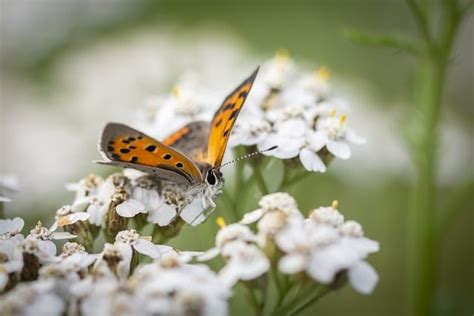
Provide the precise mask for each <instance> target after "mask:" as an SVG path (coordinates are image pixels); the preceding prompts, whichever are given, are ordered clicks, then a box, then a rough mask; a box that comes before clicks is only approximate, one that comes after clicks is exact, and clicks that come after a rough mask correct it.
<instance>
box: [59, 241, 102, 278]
mask: <svg viewBox="0 0 474 316" xmlns="http://www.w3.org/2000/svg"><path fill="white" fill-rule="evenodd" d="M98 257H99V255H96V254H89V253H87V252H86V251H85V249H84V247H83V246H82V245H79V244H78V243H75V242H67V243H65V244H64V245H63V252H62V253H61V254H60V255H59V258H60V259H61V264H62V265H63V266H64V267H65V268H66V269H68V270H69V271H80V270H82V269H85V268H87V267H89V266H90V265H91V264H92V263H94V261H95V260H97V258H98Z"/></svg>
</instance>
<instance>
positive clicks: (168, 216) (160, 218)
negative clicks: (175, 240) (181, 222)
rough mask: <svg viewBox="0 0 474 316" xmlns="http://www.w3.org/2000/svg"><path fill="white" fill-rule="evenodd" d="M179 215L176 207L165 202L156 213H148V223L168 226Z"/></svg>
mask: <svg viewBox="0 0 474 316" xmlns="http://www.w3.org/2000/svg"><path fill="white" fill-rule="evenodd" d="M177 215H178V214H177V213H176V208H175V207H174V206H172V205H169V204H167V203H164V202H163V203H162V204H161V206H160V207H159V208H158V209H157V210H156V211H151V212H149V213H148V221H150V222H152V223H154V224H158V225H159V226H168V225H169V224H170V223H171V221H173V220H174V219H175V218H176V216H177Z"/></svg>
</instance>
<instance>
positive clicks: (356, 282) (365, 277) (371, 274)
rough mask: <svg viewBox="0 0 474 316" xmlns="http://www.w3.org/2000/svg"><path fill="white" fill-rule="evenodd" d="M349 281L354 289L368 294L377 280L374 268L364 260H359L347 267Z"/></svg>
mask: <svg viewBox="0 0 474 316" xmlns="http://www.w3.org/2000/svg"><path fill="white" fill-rule="evenodd" d="M348 276H349V281H350V282H351V284H352V286H353V287H354V289H355V290H356V291H357V292H359V293H362V294H370V293H372V291H373V290H374V288H375V285H376V284H377V282H378V280H379V276H378V274H377V272H376V271H375V269H374V268H373V267H372V266H371V265H370V264H368V263H367V262H365V261H361V262H359V263H358V264H356V265H355V266H353V267H352V268H350V269H349V273H348Z"/></svg>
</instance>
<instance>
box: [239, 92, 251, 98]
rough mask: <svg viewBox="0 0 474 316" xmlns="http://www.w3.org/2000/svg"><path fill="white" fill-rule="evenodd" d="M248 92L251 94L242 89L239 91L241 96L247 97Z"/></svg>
mask: <svg viewBox="0 0 474 316" xmlns="http://www.w3.org/2000/svg"><path fill="white" fill-rule="evenodd" d="M248 94H249V92H248V91H242V92H240V93H239V97H241V98H246V97H247V95H248Z"/></svg>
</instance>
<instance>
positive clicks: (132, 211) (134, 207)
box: [115, 199, 145, 217]
mask: <svg viewBox="0 0 474 316" xmlns="http://www.w3.org/2000/svg"><path fill="white" fill-rule="evenodd" d="M115 210H116V211H117V214H119V215H120V216H122V217H134V216H135V215H137V214H138V213H144V212H145V205H143V203H142V202H140V201H137V200H134V199H129V200H126V201H124V202H122V203H120V204H119V205H117V207H116V208H115Z"/></svg>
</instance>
